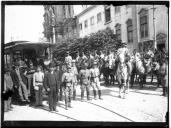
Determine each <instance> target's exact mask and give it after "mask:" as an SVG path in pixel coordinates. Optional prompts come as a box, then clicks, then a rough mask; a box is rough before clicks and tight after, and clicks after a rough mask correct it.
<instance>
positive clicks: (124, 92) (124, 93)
mask: <svg viewBox="0 0 171 128" xmlns="http://www.w3.org/2000/svg"><path fill="white" fill-rule="evenodd" d="M122 89H123V99H125V96H126V82H124V83H123V84H122Z"/></svg>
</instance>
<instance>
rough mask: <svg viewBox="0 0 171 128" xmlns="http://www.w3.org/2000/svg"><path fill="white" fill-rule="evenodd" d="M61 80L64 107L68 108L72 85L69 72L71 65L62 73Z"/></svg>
mask: <svg viewBox="0 0 171 128" xmlns="http://www.w3.org/2000/svg"><path fill="white" fill-rule="evenodd" d="M62 82H63V85H64V93H65V109H66V110H68V107H70V108H71V92H72V90H71V88H72V85H73V82H74V81H73V74H72V72H71V67H70V66H67V72H65V73H64V74H63V75H62Z"/></svg>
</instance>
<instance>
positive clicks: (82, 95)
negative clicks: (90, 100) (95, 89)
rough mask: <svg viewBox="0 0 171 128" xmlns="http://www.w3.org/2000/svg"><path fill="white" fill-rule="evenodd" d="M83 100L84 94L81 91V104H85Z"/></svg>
mask: <svg viewBox="0 0 171 128" xmlns="http://www.w3.org/2000/svg"><path fill="white" fill-rule="evenodd" d="M83 100H84V92H83V91H81V102H83Z"/></svg>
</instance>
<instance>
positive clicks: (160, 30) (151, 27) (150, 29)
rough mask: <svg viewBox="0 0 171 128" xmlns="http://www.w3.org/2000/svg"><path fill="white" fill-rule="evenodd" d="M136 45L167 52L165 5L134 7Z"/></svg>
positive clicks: (166, 13)
mask: <svg viewBox="0 0 171 128" xmlns="http://www.w3.org/2000/svg"><path fill="white" fill-rule="evenodd" d="M136 7H137V12H136V15H137V24H138V25H137V29H138V31H137V32H138V45H139V49H140V50H141V51H145V50H146V49H147V48H148V47H149V48H152V49H154V48H157V49H158V50H163V48H165V49H166V50H168V8H167V7H166V6H165V5H154V6H153V5H136Z"/></svg>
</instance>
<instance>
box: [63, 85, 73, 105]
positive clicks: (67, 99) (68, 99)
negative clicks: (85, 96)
mask: <svg viewBox="0 0 171 128" xmlns="http://www.w3.org/2000/svg"><path fill="white" fill-rule="evenodd" d="M64 95H65V105H66V106H67V105H68V103H71V95H72V89H71V86H65V87H64Z"/></svg>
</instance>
